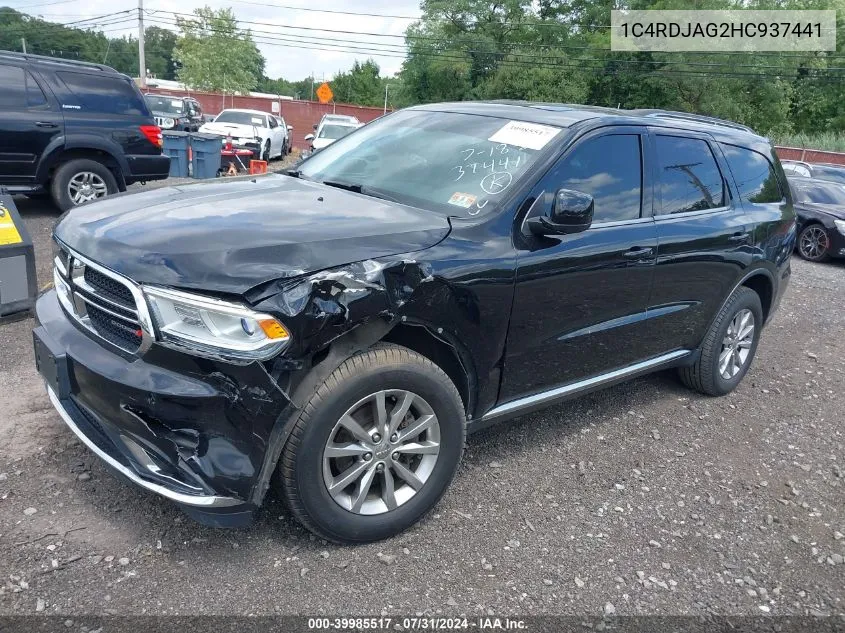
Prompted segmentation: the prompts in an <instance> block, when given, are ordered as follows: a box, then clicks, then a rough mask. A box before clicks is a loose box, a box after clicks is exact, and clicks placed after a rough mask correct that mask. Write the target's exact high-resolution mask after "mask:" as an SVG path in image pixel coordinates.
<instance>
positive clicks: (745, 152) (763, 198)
mask: <svg viewBox="0 0 845 633" xmlns="http://www.w3.org/2000/svg"><path fill="white" fill-rule="evenodd" d="M722 151H723V152H724V153H725V158H726V159H727V161H728V166H729V167H730V168H731V173H733V176H734V178H735V179H736V186H737V189H739V197H740V198H741V199H742V201H743V202H750V203H752V204H762V203H766V202H780V201H781V200H783V192H782V191H781V190H780V186H779V185H778V178H777V176H776V175H775V170H774V167H772V164H771V163H770V162H769V159H768V158H766V157H765V156H763V155H762V154H761V153H760V152H755V151H754V150H752V149H747V148H745V147H737V146H736V145H728V144H726V143H722Z"/></svg>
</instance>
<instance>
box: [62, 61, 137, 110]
mask: <svg viewBox="0 0 845 633" xmlns="http://www.w3.org/2000/svg"><path fill="white" fill-rule="evenodd" d="M56 75H58V77H59V78H60V79H61V80H62V81H63V82H64V83H65V85H66V86H67V87H68V89H69V90H70V91H71V93H73V95H74V96H75V97H76V98H77V99H78V101H79V105H81V106H82V109H83V110H87V111H89V112H104V113H107V114H132V115H140V116H147V115H148V114H149V112H148V110H147V106H146V104H145V103H144V99H143V97H141V93H140V92H139V91H138V89H137V88H136V87H135V85H134V84H132V83H131V82H130V81H129V80H128V79H123V78H121V77H113V76H112V77H109V76H102V75H93V74H92V75H88V74H83V73H74V72H65V71H60V72H57V73H56Z"/></svg>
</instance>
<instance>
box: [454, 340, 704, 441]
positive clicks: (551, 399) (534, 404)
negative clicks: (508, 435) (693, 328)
mask: <svg viewBox="0 0 845 633" xmlns="http://www.w3.org/2000/svg"><path fill="white" fill-rule="evenodd" d="M691 353H692V352H691V351H690V350H687V349H682V350H677V351H675V352H669V353H668V354H663V355H662V356H657V357H655V358H651V359H649V360H644V361H642V362H640V363H635V364H634V365H628V366H627V367H622V368H621V369H616V370H614V371H611V372H608V373H606V374H600V375H598V376H593V377H592V378H587V379H586V380H580V381H578V382H573V383H570V384H568V385H564V386H563V387H555V388H554V389H550V390H549V391H542V392H540V393H535V394H533V395H531V396H525V397H524V398H519V399H517V400H511V401H510V402H506V403H504V404H500V405H499V406H497V407H494V408H492V409H490V411H488V412H487V413H485V414H484V416H483V417H482V418H481V420H480V421H478V422H476V423H475V424H472V423H471V424H470V428H471V430H478V429H479V428H483V427H485V426H488V425H489V424H491V423H494V422H500V421H503V420H506V419H508V418H513V417H516V416H518V415H522V414H524V413H528V412H530V411H534V410H536V409H541V408H543V407H546V406H549V405H551V404H553V403H555V402H558V401H561V400H566V399H567V398H569V397H572V396H575V395H578V394H581V393H584V392H587V391H592V390H594V389H598V388H600V387H604V386H606V385H609V384H611V383H615V382H619V381H621V380H623V379H625V378H631V377H633V376H635V375H637V374H645V373H648V372H650V371H653V370H655V369H656V368H658V367H660V366H661V365H668V364H670V363H673V362H675V361H677V360H680V359H681V358H684V357H686V356H689V355H690V354H691Z"/></svg>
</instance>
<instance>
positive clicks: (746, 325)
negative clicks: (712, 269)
mask: <svg viewBox="0 0 845 633" xmlns="http://www.w3.org/2000/svg"><path fill="white" fill-rule="evenodd" d="M762 327H763V309H762V306H761V304H760V297H759V296H758V295H757V293H756V292H754V291H753V290H751V289H750V288H746V287H745V286H740V287H739V288H737V289H736V290H735V291H734V293H733V294H732V295H731V296H730V298H729V299H728V301H727V303H725V305H724V307H723V308H722V309H721V310H720V311H719V314H718V315H717V316H716V319H715V320H714V321H713V324H712V325H711V326H710V330H709V331H708V332H707V336H705V337H704V342H703V343H702V345H701V355H700V356H699V358H698V360H697V361H696V363H695V364H694V365H692V366H691V367H682V368H680V372H679V373H680V376H681V380H682V381H683V382H684V384H685V385H686V386H687V387H690V388H691V389H695V390H696V391H700V392H702V393H705V394H707V395H710V396H723V395H725V394H727V393H730V392H731V391H733V390H734V389H735V388H736V386H737V385H738V384H739V383H740V382H741V381H742V379H743V377H744V376H745V374H746V372H747V371H748V368H749V367H750V366H751V361H752V360H753V359H754V354H755V353H756V351H757V344H758V342H759V341H760V330H761V328H762Z"/></svg>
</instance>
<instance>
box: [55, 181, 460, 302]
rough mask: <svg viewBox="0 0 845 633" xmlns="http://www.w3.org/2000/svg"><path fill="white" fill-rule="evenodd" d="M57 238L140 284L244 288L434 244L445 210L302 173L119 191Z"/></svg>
mask: <svg viewBox="0 0 845 633" xmlns="http://www.w3.org/2000/svg"><path fill="white" fill-rule="evenodd" d="M55 233H56V237H57V238H58V239H59V240H61V241H62V242H64V243H65V244H67V245H68V246H70V247H71V248H73V249H75V250H77V251H78V252H80V253H81V254H83V255H85V256H87V257H89V258H90V259H92V260H94V261H95V262H98V263H100V264H102V265H104V266H106V267H108V268H111V269H112V270H115V271H117V272H119V273H122V274H123V275H125V276H127V277H129V278H130V279H133V280H134V281H136V282H139V283H150V284H159V285H166V286H174V287H181V288H194V289H200V290H206V291H212V292H221V293H233V294H243V293H244V292H245V291H246V290H248V289H249V288H252V287H253V286H256V285H258V284H261V283H264V282H267V281H271V280H276V279H283V278H289V277H297V276H299V275H303V274H305V273H310V272H315V271H317V270H321V269H324V268H332V267H334V266H341V265H343V264H348V263H352V262H357V261H362V260H365V259H372V258H377V257H384V256H387V255H396V254H400V253H409V252H413V251H418V250H422V249H424V248H428V247H430V246H433V245H434V244H436V243H437V242H439V241H440V240H442V239H443V238H444V237H446V235H447V234H448V233H449V221H448V220H447V219H446V217H444V216H441V215H437V214H436V213H432V212H428V211H423V210H420V209H416V208H413V207H407V206H404V205H401V204H396V203H393V202H387V201H384V200H379V199H377V198H370V197H367V196H364V195H360V194H356V193H351V192H348V191H343V190H340V189H335V188H332V187H327V186H325V185H322V184H319V183H314V182H308V181H305V180H299V179H296V178H292V177H289V176H280V175H271V176H265V177H261V178H256V179H240V180H229V181H225V182H215V183H209V184H199V185H189V186H182V187H179V186H177V187H167V188H163V189H158V190H155V191H149V192H145V193H139V194H132V195H118V196H113V197H110V198H107V199H105V200H102V201H100V202H96V203H93V204H89V205H85V206H82V207H79V208H76V209H73V210H71V211H70V212H68V213H67V214H66V215H65V216H64V217H63V218H62V219H61V221H60V222H59V223H58V225H57V226H56V231H55Z"/></svg>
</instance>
